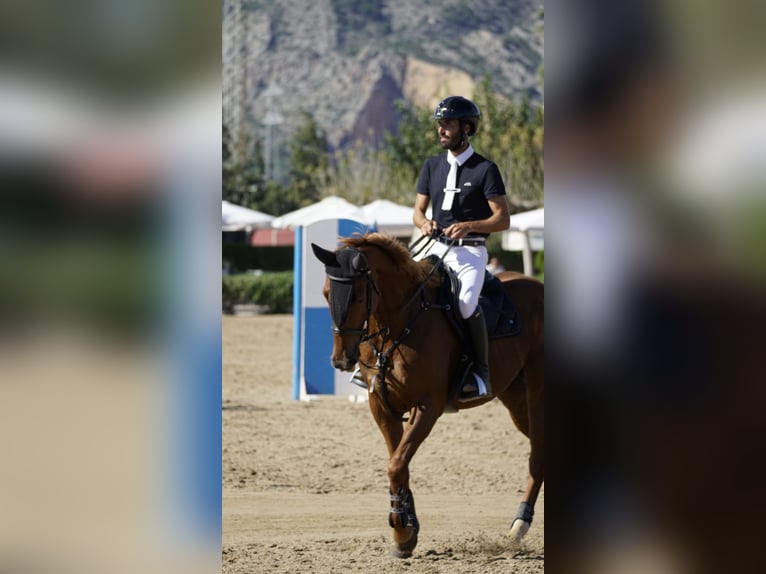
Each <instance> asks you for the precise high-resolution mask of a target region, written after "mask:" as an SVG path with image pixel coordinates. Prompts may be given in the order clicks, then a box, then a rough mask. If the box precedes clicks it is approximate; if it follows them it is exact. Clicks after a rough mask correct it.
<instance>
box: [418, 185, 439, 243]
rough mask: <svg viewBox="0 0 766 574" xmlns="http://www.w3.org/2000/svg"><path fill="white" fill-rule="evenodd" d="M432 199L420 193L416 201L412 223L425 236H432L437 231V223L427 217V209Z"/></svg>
mask: <svg viewBox="0 0 766 574" xmlns="http://www.w3.org/2000/svg"><path fill="white" fill-rule="evenodd" d="M429 201H430V198H429V197H428V196H427V195H423V194H421V193H419V194H418V195H417V198H416V199H415V209H414V211H413V213H412V223H413V224H414V225H415V227H417V228H418V229H420V232H421V233H422V234H423V235H430V234H431V232H432V231H435V230H436V229H437V227H438V226H437V225H436V222H435V221H433V220H431V219H428V217H426V209H428V203H429Z"/></svg>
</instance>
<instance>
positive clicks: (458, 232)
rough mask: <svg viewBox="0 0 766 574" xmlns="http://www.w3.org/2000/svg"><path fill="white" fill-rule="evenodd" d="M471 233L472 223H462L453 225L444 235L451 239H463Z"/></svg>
mask: <svg viewBox="0 0 766 574" xmlns="http://www.w3.org/2000/svg"><path fill="white" fill-rule="evenodd" d="M469 233H471V222H470V221H461V222H459V223H453V224H452V225H450V226H449V227H448V228H447V229H445V230H444V235H446V236H447V237H449V238H450V239H463V238H464V237H467V236H468V234H469Z"/></svg>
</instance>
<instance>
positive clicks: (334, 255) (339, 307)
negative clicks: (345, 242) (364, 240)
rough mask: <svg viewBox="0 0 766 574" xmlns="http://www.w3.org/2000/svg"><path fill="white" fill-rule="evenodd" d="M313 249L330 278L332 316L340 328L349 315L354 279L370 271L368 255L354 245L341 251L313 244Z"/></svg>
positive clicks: (336, 325)
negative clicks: (329, 249)
mask: <svg viewBox="0 0 766 574" xmlns="http://www.w3.org/2000/svg"><path fill="white" fill-rule="evenodd" d="M311 249H312V251H313V252H314V255H315V256H316V258H317V259H319V261H321V262H322V263H324V266H325V267H324V270H325V273H326V274H327V277H328V278H329V279H330V316H331V317H332V322H333V323H334V324H335V327H336V328H338V329H340V328H341V326H342V325H343V323H344V322H345V321H346V317H347V316H348V307H349V304H350V303H351V292H352V291H353V287H354V281H356V280H357V279H360V278H362V277H365V276H366V275H367V274H368V273H369V266H368V265H367V256H366V255H365V254H364V253H362V252H361V251H359V250H358V249H354V248H352V247H346V248H345V249H341V250H339V251H328V250H327V249H323V248H321V247H319V246H318V245H316V244H315V243H312V244H311Z"/></svg>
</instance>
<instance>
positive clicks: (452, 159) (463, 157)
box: [447, 144, 473, 165]
mask: <svg viewBox="0 0 766 574" xmlns="http://www.w3.org/2000/svg"><path fill="white" fill-rule="evenodd" d="M472 155H473V147H471V144H468V147H467V148H465V149H464V150H463V152H462V153H461V154H460V155H453V154H452V152H451V151H449V150H447V161H448V162H449V163H456V164H458V165H463V164H464V163H465V162H466V161H468V158H469V157H471V156H472Z"/></svg>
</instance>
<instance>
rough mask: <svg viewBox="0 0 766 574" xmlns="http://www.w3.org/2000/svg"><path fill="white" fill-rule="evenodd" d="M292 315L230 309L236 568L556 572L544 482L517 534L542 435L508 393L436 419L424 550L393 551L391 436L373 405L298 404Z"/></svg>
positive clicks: (414, 469)
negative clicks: (504, 400)
mask: <svg viewBox="0 0 766 574" xmlns="http://www.w3.org/2000/svg"><path fill="white" fill-rule="evenodd" d="M292 320H293V319H292V316H290V315H263V316H253V317H242V316H234V317H231V316H224V317H223V397H222V400H223V461H222V464H223V487H222V488H223V490H222V492H223V494H222V496H223V572H224V574H226V573H230V574H234V573H238V574H239V573H243V574H244V573H247V574H251V573H261V572H270V573H271V572H274V573H290V574H296V573H312V574H314V573H336V572H364V573H369V574H373V573H374V574H378V573H389V572H390V573H393V572H397V573H401V572H417V573H428V574H440V573H445V574H446V573H450V574H454V573H458V572H459V573H472V572H475V573H482V574H492V573H500V572H503V573H509V572H513V573H522V574H528V573H537V572H543V571H544V554H545V553H544V535H543V532H544V526H545V520H544V508H545V505H544V490H545V488H544V487H543V492H541V495H540V498H539V500H538V501H537V505H536V508H535V520H534V523H533V524H532V528H531V530H530V531H529V533H528V534H527V536H526V539H525V545H524V547H523V548H522V549H520V550H518V549H517V550H511V549H510V547H509V544H508V541H507V539H506V538H505V537H504V536H505V534H506V533H507V531H508V529H509V527H510V525H511V521H512V518H513V516H514V514H515V513H516V509H517V507H518V504H519V502H520V500H521V496H522V494H523V488H524V486H525V484H526V476H527V457H528V456H529V443H528V441H527V439H526V438H525V437H524V435H522V434H521V433H520V432H519V431H517V430H516V428H515V427H514V426H513V423H512V422H511V418H510V415H509V414H508V411H507V410H506V409H505V407H503V405H502V404H501V403H500V402H499V401H492V402H491V403H489V404H488V405H485V406H482V407H479V408H476V409H471V410H469V411H464V412H461V413H458V414H446V415H443V416H442V418H441V419H440V420H439V422H438V423H437V424H436V427H435V428H434V430H433V432H432V433H431V435H430V436H429V438H428V439H427V440H426V441H425V443H424V444H423V445H422V446H421V448H420V450H419V451H418V453H417V455H416V456H415V459H414V460H413V462H412V464H411V466H410V468H411V487H412V491H413V494H414V495H415V502H416V506H417V511H418V518H419V519H420V524H421V529H420V536H419V543H418V547H417V548H416V549H415V553H414V554H413V556H412V557H411V558H409V559H407V560H397V559H395V558H391V557H389V556H388V551H389V545H390V540H391V530H390V528H389V527H388V523H387V514H388V505H389V502H388V490H387V489H388V481H387V478H386V472H385V471H386V463H387V452H386V447H385V444H384V442H383V438H382V436H381V434H380V431H379V430H378V428H377V426H376V425H375V422H374V421H373V419H372V416H371V415H370V412H369V408H368V406H367V404H366V403H361V404H358V403H352V402H350V401H349V400H348V398H347V397H322V398H321V399H320V400H317V401H312V402H299V401H293V400H292V398H291V395H292V382H291V381H292ZM327 352H328V356H329V353H330V349H329V348H328V350H327Z"/></svg>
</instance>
